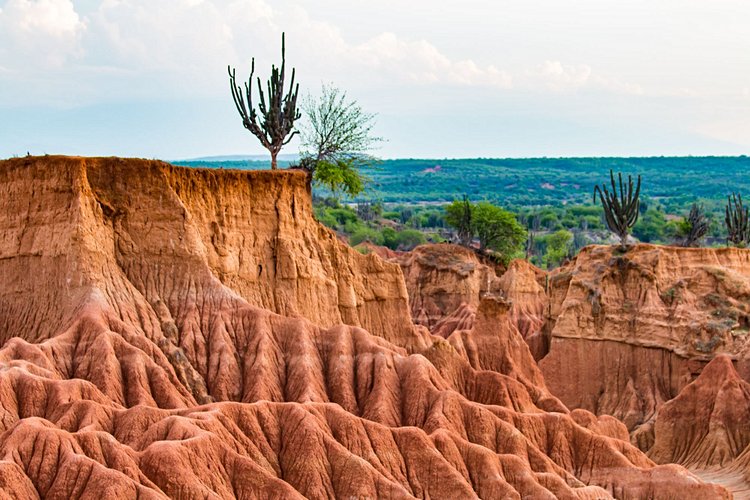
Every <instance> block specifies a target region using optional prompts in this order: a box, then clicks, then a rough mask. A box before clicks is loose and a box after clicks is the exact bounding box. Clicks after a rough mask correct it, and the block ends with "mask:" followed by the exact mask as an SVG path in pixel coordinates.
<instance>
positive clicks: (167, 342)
mask: <svg viewBox="0 0 750 500" xmlns="http://www.w3.org/2000/svg"><path fill="white" fill-rule="evenodd" d="M522 292H523V293H526V292H524V290H523V289H519V290H518V293H522ZM475 307H476V308H477V312H476V314H475V317H474V319H473V320H472V323H471V325H470V327H469V328H463V329H458V330H456V331H453V332H451V333H450V334H447V338H443V337H440V336H437V335H430V334H429V333H428V332H427V330H426V329H425V328H424V327H417V326H414V325H413V324H412V322H411V320H410V314H409V312H410V311H409V305H408V297H407V292H406V287H405V284H404V281H403V278H402V274H401V271H400V270H399V268H398V266H397V265H395V264H389V263H386V262H384V261H382V260H381V259H380V258H378V257H377V256H374V255H371V256H363V255H360V254H358V253H357V252H355V251H354V250H352V249H350V248H348V247H346V246H345V245H342V244H340V243H339V242H338V241H337V240H336V238H335V236H334V235H333V233H331V232H330V231H328V230H327V229H325V228H323V227H322V226H320V225H318V224H317V223H316V222H315V221H314V220H313V218H312V214H311V208H310V199H309V195H308V193H307V191H306V182H305V177H304V174H303V173H301V172H293V171H284V172H232V171H208V170H191V169H184V168H178V167H173V166H170V165H168V164H165V163H161V162H155V161H143V160H123V159H117V158H108V159H101V158H100V159H94V158H67V157H44V158H23V159H14V160H8V161H3V162H0V340H1V341H2V347H1V348H0V367H2V370H0V403H2V404H1V405H0V407H1V408H2V418H1V419H0V432H1V434H0V488H2V491H3V492H4V493H5V494H6V495H7V496H9V497H13V498H73V497H81V498H93V497H98V498H110V497H123V498H132V497H142V498H164V497H171V498H233V497H238V498H300V497H308V498H333V497H341V498H349V497H383V498H413V497H417V498H428V497H429V498H475V497H477V496H479V497H482V498H521V497H523V498H527V497H533V498H555V497H557V498H606V497H609V496H615V497H618V498H646V497H648V498H728V492H727V491H726V490H724V489H723V488H721V487H718V486H713V485H707V484H705V483H703V482H701V481H700V480H699V479H697V478H696V477H695V476H693V475H691V474H690V473H689V472H687V470H686V469H684V468H682V467H679V466H676V465H663V466H656V465H655V464H654V462H652V461H651V460H650V459H649V458H647V457H646V456H645V455H644V454H643V453H642V452H640V451H639V450H638V449H637V448H635V447H634V446H632V445H630V444H629V443H628V442H626V441H625V440H624V439H623V438H624V437H625V436H626V432H627V431H626V429H625V427H624V426H622V424H620V423H619V422H617V421H616V420H614V419H612V418H609V417H595V416H594V415H592V414H591V413H589V412H587V411H584V410H576V411H574V412H568V410H567V409H566V407H565V406H564V405H563V404H562V403H561V402H560V401H559V400H558V399H557V398H555V397H554V396H552V395H551V394H550V392H549V390H548V389H547V387H546V384H545V382H544V378H543V377H542V374H541V372H540V371H539V370H538V368H537V367H536V365H535V364H534V361H533V358H532V356H531V354H530V351H529V349H528V347H527V345H526V343H525V342H524V341H523V339H522V337H521V334H520V333H519V330H518V325H519V324H521V323H523V322H522V321H520V319H519V318H521V317H523V314H520V313H519V314H517V315H516V316H514V315H513V313H512V312H511V305H510V304H509V302H507V301H506V299H505V298H503V297H485V298H484V299H483V300H482V301H480V302H477V303H476V306H475ZM465 326H469V325H465Z"/></svg>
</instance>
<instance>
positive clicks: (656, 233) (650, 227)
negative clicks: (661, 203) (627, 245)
mask: <svg viewBox="0 0 750 500" xmlns="http://www.w3.org/2000/svg"><path fill="white" fill-rule="evenodd" d="M666 225H667V219H666V217H664V213H663V212H662V211H660V210H656V209H655V208H649V209H648V211H647V212H646V213H645V214H643V217H641V220H639V221H638V223H637V224H636V225H635V227H633V235H634V236H635V237H636V238H638V239H639V240H640V241H643V242H644V243H656V242H660V241H663V240H664V237H665V236H666V234H665V227H666Z"/></svg>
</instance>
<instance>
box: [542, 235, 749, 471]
mask: <svg viewBox="0 0 750 500" xmlns="http://www.w3.org/2000/svg"><path fill="white" fill-rule="evenodd" d="M549 289H550V302H551V304H550V324H549V327H548V328H549V330H550V332H551V342H550V352H549V354H548V356H547V357H545V358H544V359H543V360H542V361H541V363H540V366H541V368H542V371H543V372H544V374H545V379H546V381H547V383H548V384H549V386H550V388H551V390H552V392H553V393H554V394H555V395H557V396H558V397H560V398H561V399H562V401H563V402H564V403H565V404H566V405H567V406H569V407H572V408H584V409H587V410H590V411H593V412H594V413H596V414H609V415H613V416H615V417H617V418H618V419H620V420H622V421H623V422H624V423H625V424H626V425H627V427H628V429H629V430H630V431H631V432H632V439H633V441H634V442H635V443H637V444H638V446H639V447H641V449H643V450H648V449H650V448H651V446H652V445H653V443H654V428H653V426H654V419H655V417H656V414H657V412H658V411H659V408H660V407H661V406H662V405H663V404H664V403H666V402H667V401H670V400H672V399H673V398H675V397H676V396H677V395H678V394H680V391H682V390H683V388H685V386H687V385H688V384H689V383H691V382H692V381H693V380H694V379H695V377H697V376H698V374H699V373H700V372H701V370H702V369H703V367H704V366H705V365H706V363H708V362H709V361H710V360H711V359H713V358H714V357H715V356H717V355H719V354H726V355H728V356H729V357H730V358H731V359H734V360H737V362H738V369H739V370H740V373H744V374H747V373H748V370H747V366H748V365H747V362H746V360H747V359H748V346H749V345H750V344H748V334H750V322H749V320H748V317H749V315H750V303H749V302H748V300H747V298H748V297H750V252H748V251H747V250H741V249H735V248H722V249H708V248H703V249H694V248H676V247H661V246H652V245H638V246H635V247H633V248H631V249H629V250H628V251H627V252H625V253H622V252H620V251H618V250H617V247H602V246H593V247H587V248H585V249H583V250H582V251H581V253H580V254H579V256H578V257H577V258H576V259H575V260H574V261H573V262H572V263H571V264H569V265H567V266H564V267H562V268H560V269H559V270H556V271H555V272H553V273H551V275H550V278H549ZM658 456H659V457H663V456H665V455H664V454H663V453H662V452H660V453H659V454H658Z"/></svg>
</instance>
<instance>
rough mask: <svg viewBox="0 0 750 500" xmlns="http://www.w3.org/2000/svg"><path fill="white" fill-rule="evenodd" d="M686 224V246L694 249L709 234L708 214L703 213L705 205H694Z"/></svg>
mask: <svg viewBox="0 0 750 500" xmlns="http://www.w3.org/2000/svg"><path fill="white" fill-rule="evenodd" d="M685 222H687V234H686V235H685V246H686V247H694V246H696V244H697V243H698V241H700V239H701V238H703V237H704V236H705V235H706V233H708V228H709V222H708V219H707V218H706V213H705V212H704V211H703V205H699V204H698V203H693V205H692V206H691V207H690V213H689V214H688V216H687V218H686V219H685Z"/></svg>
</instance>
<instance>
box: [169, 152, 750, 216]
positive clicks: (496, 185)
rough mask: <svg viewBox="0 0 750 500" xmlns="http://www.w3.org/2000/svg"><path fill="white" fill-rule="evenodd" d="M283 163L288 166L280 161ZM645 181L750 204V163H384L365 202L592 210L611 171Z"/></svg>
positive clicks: (231, 164) (675, 194) (670, 199)
mask: <svg viewBox="0 0 750 500" xmlns="http://www.w3.org/2000/svg"><path fill="white" fill-rule="evenodd" d="M177 164H179V165H186V166H199V165H200V166H210V167H221V168H240V169H246V168H268V161H216V162H212V163H210V164H208V163H206V162H196V161H187V162H178V163H177ZM282 164H283V162H282ZM287 164H288V162H287ZM610 169H613V170H614V171H615V172H617V171H621V172H623V173H624V174H628V173H630V174H633V175H638V174H640V175H641V176H642V178H643V187H642V193H643V197H644V199H651V200H654V201H658V202H659V203H661V204H662V205H665V206H667V207H669V206H674V207H684V206H685V205H686V204H689V203H691V202H692V201H694V200H696V199H701V200H705V201H706V202H707V203H708V205H715V206H716V207H718V206H719V205H721V204H723V203H724V200H725V199H726V196H727V195H728V194H729V193H731V192H733V191H736V192H740V193H747V198H748V201H749V202H750V175H749V172H750V158H748V157H747V156H738V157H653V158H530V159H494V158H475V159H451V160H424V159H398V160H385V161H382V162H380V163H379V164H377V165H376V166H373V167H370V168H367V169H365V170H364V172H365V174H366V175H367V177H368V178H369V179H370V183H369V185H368V190H367V197H368V198H373V199H379V200H382V201H384V202H390V203H443V202H448V201H452V200H453V199H455V198H458V197H460V196H461V195H463V194H467V195H468V196H469V197H470V198H471V199H473V200H481V199H487V200H491V201H495V202H499V203H501V204H503V205H506V206H535V205H562V204H570V203H576V204H579V203H580V204H589V203H591V200H592V192H593V188H594V185H595V184H597V183H602V182H609V171H610Z"/></svg>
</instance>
